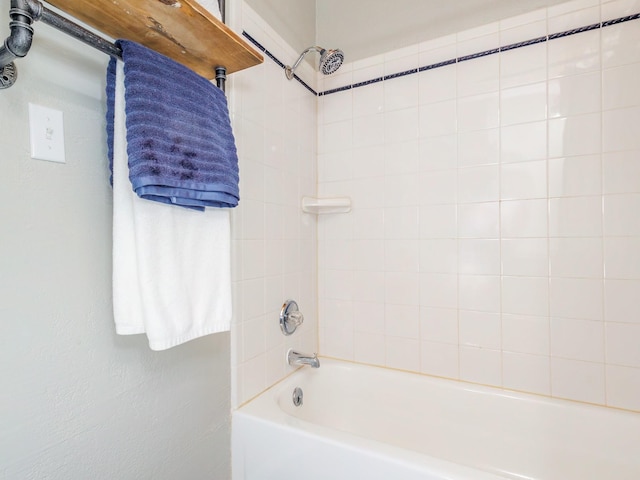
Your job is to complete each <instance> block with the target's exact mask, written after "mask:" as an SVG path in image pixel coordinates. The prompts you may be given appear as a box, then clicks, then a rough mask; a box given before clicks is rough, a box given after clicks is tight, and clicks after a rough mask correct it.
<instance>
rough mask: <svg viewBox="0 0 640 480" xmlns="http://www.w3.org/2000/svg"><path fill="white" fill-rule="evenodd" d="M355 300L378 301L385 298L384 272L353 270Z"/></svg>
mask: <svg viewBox="0 0 640 480" xmlns="http://www.w3.org/2000/svg"><path fill="white" fill-rule="evenodd" d="M353 283H354V284H353V300H354V301H357V302H377V301H379V300H380V299H381V298H384V272H367V271H356V272H353Z"/></svg>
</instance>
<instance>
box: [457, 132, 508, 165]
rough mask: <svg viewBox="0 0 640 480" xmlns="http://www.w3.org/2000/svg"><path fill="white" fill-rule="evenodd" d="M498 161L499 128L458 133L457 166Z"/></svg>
mask: <svg viewBox="0 0 640 480" xmlns="http://www.w3.org/2000/svg"><path fill="white" fill-rule="evenodd" d="M499 161H500V130H499V129H497V128H491V129H488V130H476V131H474V132H464V133H460V134H459V135H458V166H460V167H470V166H476V165H492V164H496V163H498V162H499Z"/></svg>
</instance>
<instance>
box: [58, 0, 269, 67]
mask: <svg viewBox="0 0 640 480" xmlns="http://www.w3.org/2000/svg"><path fill="white" fill-rule="evenodd" d="M46 1H47V3H49V4H51V5H53V6H55V7H57V8H59V9H60V10H62V11H63V12H66V13H68V14H69V15H71V16H73V17H75V18H77V19H78V20H80V21H82V22H84V23H86V24H87V25H89V26H91V27H93V28H95V29H97V30H99V31H100V32H102V33H104V34H106V35H108V36H110V37H111V38H114V39H119V38H122V39H127V40H132V41H135V42H138V43H140V44H142V45H144V46H146V47H149V48H151V49H153V50H155V51H156V52H158V53H161V54H163V55H166V56H167V57H169V58H172V59H173V60H175V61H177V62H179V63H181V64H183V65H185V66H187V67H189V68H190V69H191V70H193V71H194V72H196V73H198V74H199V75H202V76H203V77H205V78H208V79H213V78H215V68H216V67H218V66H222V67H225V68H226V69H227V73H233V72H237V71H239V70H243V69H245V68H249V67H253V66H255V65H258V64H260V63H262V62H263V61H264V60H263V57H262V55H261V54H260V53H258V52H256V51H255V50H254V49H253V48H252V47H250V46H249V44H247V43H246V42H245V41H244V40H243V39H242V37H240V36H239V35H238V34H236V33H235V32H234V31H233V30H231V29H230V28H229V27H227V26H226V25H225V24H224V23H222V22H221V21H220V20H218V19H217V18H215V17H214V16H213V15H212V14H211V13H210V12H209V11H208V10H207V9H205V8H204V7H203V6H201V5H200V4H199V3H198V2H197V1H195V0H92V1H89V0H46Z"/></svg>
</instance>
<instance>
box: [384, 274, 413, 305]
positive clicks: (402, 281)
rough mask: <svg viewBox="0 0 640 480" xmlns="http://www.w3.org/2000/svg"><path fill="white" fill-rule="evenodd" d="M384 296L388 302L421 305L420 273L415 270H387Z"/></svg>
mask: <svg viewBox="0 0 640 480" xmlns="http://www.w3.org/2000/svg"><path fill="white" fill-rule="evenodd" d="M384 298H385V302H387V303H394V304H397V305H419V304H420V280H419V274H418V273H413V272H386V273H385V297H384Z"/></svg>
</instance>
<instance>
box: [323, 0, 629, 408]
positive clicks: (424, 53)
mask: <svg viewBox="0 0 640 480" xmlns="http://www.w3.org/2000/svg"><path fill="white" fill-rule="evenodd" d="M638 12H640V1H637V0H628V1H627V0H622V1H611V2H602V3H600V2H598V1H593V0H587V1H578V2H569V3H566V4H562V5H559V6H557V7H554V8H550V9H544V10H540V11H537V12H534V13H531V14H527V15H523V16H520V17H517V18H511V19H508V20H506V21H502V22H499V23H494V24H491V25H486V26H484V27H481V28H477V29H474V30H471V31H466V32H461V33H458V34H457V35H451V36H449V37H445V38H440V39H437V40H435V41H430V42H427V43H423V44H419V45H414V46H411V47H408V48H405V49H402V50H398V51H395V52H392V53H390V54H386V55H381V56H377V57H373V58H369V59H366V60H363V61H357V62H354V63H351V64H345V65H344V66H343V68H342V69H341V70H340V71H339V72H338V74H336V75H334V76H332V77H326V78H324V79H320V80H319V84H318V87H319V90H320V91H327V90H330V89H332V88H336V87H341V86H344V85H352V84H356V83H359V82H363V81H367V80H370V79H375V78H379V77H382V76H384V75H387V74H392V73H396V72H402V71H406V70H409V69H412V68H418V67H421V66H424V65H431V64H435V63H438V62H442V61H444V60H449V59H451V58H457V57H461V56H464V55H468V54H473V53H477V52H482V51H486V50H490V49H494V48H497V47H498V46H501V45H502V46H504V45H509V44H514V43H517V42H520V41H525V40H530V39H533V38H537V37H540V36H545V35H547V34H553V33H556V32H562V31H567V30H571V29H573V28H577V27H583V26H587V25H591V24H594V23H598V22H600V21H606V20H610V19H614V18H618V17H623V16H625V15H630V14H636V13H638ZM346 53H347V56H348V52H346ZM638 79H640V20H632V21H628V22H625V23H620V24H618V25H613V26H607V27H604V28H595V29H592V30H588V31H585V32H582V33H577V34H575V35H569V36H566V37H563V38H557V39H553V40H549V41H545V42H541V43H537V44H533V45H529V46H525V47H521V48H516V49H513V50H509V51H504V52H500V53H496V54H492V55H488V56H483V57H481V58H476V59H473V60H468V61H464V62H458V63H457V64H452V65H448V66H443V67H440V68H435V69H431V70H427V71H423V72H421V73H416V74H411V75H406V76H402V77H399V78H394V79H391V80H385V81H380V82H375V83H372V84H370V85H366V86H361V87H358V88H352V89H349V90H346V91H341V92H338V93H332V94H329V95H324V96H321V97H319V116H318V123H319V124H318V132H319V136H318V190H319V196H321V197H325V196H343V195H346V196H350V197H351V198H352V201H353V210H352V212H351V213H349V214H341V215H324V216H320V217H319V219H318V259H319V261H318V279H319V317H320V330H319V338H320V351H321V353H322V354H323V355H326V356H331V357H338V358H343V359H347V360H354V361H357V362H364V363H369V364H374V365H383V366H387V367H392V368H398V369H403V370H409V371H415V372H422V373H425V374H433V375H438V376H443V377H450V378H456V379H463V380H467V381H471V382H479V383H483V384H489V385H496V386H501V387H505V388H509V389H516V390H522V391H527V392H534V393H539V394H544V395H551V396H554V397H561V398H568V399H575V400H580V401H585V402H592V403H596V404H605V405H609V406H613V407H621V408H626V409H633V410H640V302H638V298H640V84H639V83H638Z"/></svg>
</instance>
